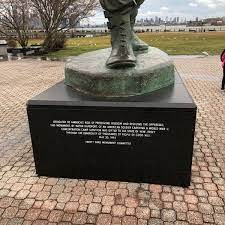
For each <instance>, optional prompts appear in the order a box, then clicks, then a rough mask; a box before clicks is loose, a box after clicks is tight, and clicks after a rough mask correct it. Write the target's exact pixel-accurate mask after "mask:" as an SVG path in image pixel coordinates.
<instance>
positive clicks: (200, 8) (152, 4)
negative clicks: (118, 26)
mask: <svg viewBox="0 0 225 225" xmlns="http://www.w3.org/2000/svg"><path fill="white" fill-rule="evenodd" d="M156 16H157V17H161V18H162V19H165V18H166V17H169V18H170V17H179V18H180V19H181V20H182V19H183V20H184V19H185V18H186V19H187V20H194V19H195V18H196V17H198V18H199V19H204V18H209V17H222V16H225V0H179V1H178V0H145V2H144V3H143V5H142V6H141V8H140V10H139V14H138V19H145V18H149V19H150V18H155V17H156ZM105 22H107V20H106V19H105V18H104V15H103V12H102V11H100V10H99V11H97V12H96V13H95V16H93V17H91V18H89V19H88V20H86V21H83V22H82V23H85V24H87V23H90V24H92V25H94V24H96V25H99V24H103V23H105Z"/></svg>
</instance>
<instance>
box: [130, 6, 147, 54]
mask: <svg viewBox="0 0 225 225" xmlns="http://www.w3.org/2000/svg"><path fill="white" fill-rule="evenodd" d="M137 14H138V8H135V9H133V10H132V12H131V14H130V21H131V28H132V39H131V40H132V41H131V43H132V47H133V50H134V51H145V50H148V47H149V46H148V44H146V43H145V42H144V41H142V40H141V39H140V38H139V37H138V36H137V35H136V34H135V32H134V25H135V21H136V17H137Z"/></svg>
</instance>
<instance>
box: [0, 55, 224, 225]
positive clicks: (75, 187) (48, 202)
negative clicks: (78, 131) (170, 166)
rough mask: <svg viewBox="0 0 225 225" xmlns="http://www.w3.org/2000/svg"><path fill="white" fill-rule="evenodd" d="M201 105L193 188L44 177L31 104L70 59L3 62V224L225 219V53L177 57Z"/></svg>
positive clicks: (127, 224)
mask: <svg viewBox="0 0 225 225" xmlns="http://www.w3.org/2000/svg"><path fill="white" fill-rule="evenodd" d="M175 64H176V66H177V69H178V71H179V72H180V74H181V76H182V78H183V80H184V81H185V84H186V85H187V87H188V89H189V91H190V93H191V95H192V96H193V98H194V99H195V102H196V103H197V105H198V119H197V128H196V135H195V145H194V157H193V166H192V172H193V176H192V184H191V186H190V187H189V188H185V189H183V188H178V187H171V186H160V185H149V184H136V183H126V182H110V181H90V180H70V179H55V178H47V177H37V176H36V174H35V168H34V162H33V155H32V146H31V140H30V135H29V129H28V121H27V116H26V101H27V100H28V99H30V98H31V97H33V96H35V95H37V94H38V93H41V92H42V91H44V90H45V89H47V88H48V87H50V86H52V85H53V84H55V83H56V82H58V81H60V80H62V79H63V70H64V63H63V62H47V61H45V62H44V61H38V60H31V59H26V60H21V61H13V62H0V225H3V224H8V225H20V224H23V225H30V224H34V225H45V224H49V225H50V224H51V225H54V224H61V225H70V224H99V225H110V224H118V225H119V224H123V225H135V224H138V225H150V224H165V225H169V224H177V225H185V224H225V206H224V205H225V92H221V91H220V82H221V77H222V69H221V66H220V63H219V58H218V57H207V58H188V59H182V58H177V59H175Z"/></svg>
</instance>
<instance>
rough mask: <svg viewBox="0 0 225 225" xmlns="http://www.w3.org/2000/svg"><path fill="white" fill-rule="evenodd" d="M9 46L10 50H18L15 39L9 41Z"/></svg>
mask: <svg viewBox="0 0 225 225" xmlns="http://www.w3.org/2000/svg"><path fill="white" fill-rule="evenodd" d="M7 44H8V46H9V47H10V48H16V47H17V41H16V40H15V39H9V40H7Z"/></svg>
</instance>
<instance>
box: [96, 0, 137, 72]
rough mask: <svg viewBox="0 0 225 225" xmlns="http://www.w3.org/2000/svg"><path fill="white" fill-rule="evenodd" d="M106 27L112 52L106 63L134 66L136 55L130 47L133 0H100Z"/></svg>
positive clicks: (114, 65)
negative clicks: (109, 32)
mask: <svg viewBox="0 0 225 225" xmlns="http://www.w3.org/2000/svg"><path fill="white" fill-rule="evenodd" d="M100 2H101V5H102V7H103V9H105V17H106V18H108V20H109V23H108V27H109V29H110V30H111V44H112V52H111V55H110V57H109V59H108V60H107V62H106V65H107V66H108V67H110V68H116V67H124V66H135V65H136V57H135V56H134V52H133V48H132V44H131V42H132V28H131V21H130V14H131V11H132V9H134V8H135V7H136V2H135V1H134V0H100Z"/></svg>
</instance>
